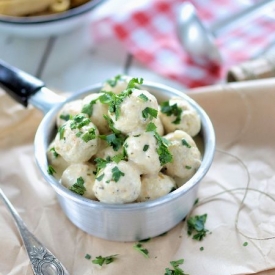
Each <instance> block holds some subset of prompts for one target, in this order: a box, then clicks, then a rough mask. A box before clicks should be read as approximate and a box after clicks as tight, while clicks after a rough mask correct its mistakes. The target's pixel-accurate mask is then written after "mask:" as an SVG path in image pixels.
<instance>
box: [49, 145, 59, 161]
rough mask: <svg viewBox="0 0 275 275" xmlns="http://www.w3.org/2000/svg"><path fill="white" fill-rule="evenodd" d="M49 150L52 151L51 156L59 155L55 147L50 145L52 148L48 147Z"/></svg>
mask: <svg viewBox="0 0 275 275" xmlns="http://www.w3.org/2000/svg"><path fill="white" fill-rule="evenodd" d="M50 151H51V152H53V156H54V157H55V158H58V157H59V154H58V153H57V152H56V151H55V148H54V147H52V148H51V149H50Z"/></svg>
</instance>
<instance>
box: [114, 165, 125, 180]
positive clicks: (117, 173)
mask: <svg viewBox="0 0 275 275" xmlns="http://www.w3.org/2000/svg"><path fill="white" fill-rule="evenodd" d="M124 175H125V174H124V173H123V172H121V171H120V170H119V169H118V167H117V166H115V167H114V168H113V169H112V180H114V181H115V182H118V181H119V179H120V177H123V176H124Z"/></svg>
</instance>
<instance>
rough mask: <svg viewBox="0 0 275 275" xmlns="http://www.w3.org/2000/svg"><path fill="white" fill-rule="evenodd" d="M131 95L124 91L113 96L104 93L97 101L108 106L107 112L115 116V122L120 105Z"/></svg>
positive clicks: (111, 93) (109, 93) (112, 94)
mask: <svg viewBox="0 0 275 275" xmlns="http://www.w3.org/2000/svg"><path fill="white" fill-rule="evenodd" d="M131 94H132V91H131V90H129V89H128V90H124V91H123V92H121V93H120V94H118V95H117V94H115V93H113V92H104V93H103V94H102V95H101V96H100V97H99V101H100V102H101V103H103V104H107V105H108V106H109V112H110V113H111V114H115V119H116V120H117V119H118V118H119V116H120V105H121V104H122V102H123V101H124V99H125V98H126V97H128V96H130V95H131Z"/></svg>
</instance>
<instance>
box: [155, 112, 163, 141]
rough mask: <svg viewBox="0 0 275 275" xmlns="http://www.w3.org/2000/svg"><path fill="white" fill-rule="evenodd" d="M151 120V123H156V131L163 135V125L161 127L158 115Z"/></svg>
mask: <svg viewBox="0 0 275 275" xmlns="http://www.w3.org/2000/svg"><path fill="white" fill-rule="evenodd" d="M159 113H160V112H158V114H159ZM152 122H153V123H154V124H155V125H156V127H157V129H156V131H157V132H158V133H159V134H160V135H161V136H163V134H164V127H163V125H162V122H161V119H160V116H159V115H158V116H157V118H156V119H154V120H153V121H152Z"/></svg>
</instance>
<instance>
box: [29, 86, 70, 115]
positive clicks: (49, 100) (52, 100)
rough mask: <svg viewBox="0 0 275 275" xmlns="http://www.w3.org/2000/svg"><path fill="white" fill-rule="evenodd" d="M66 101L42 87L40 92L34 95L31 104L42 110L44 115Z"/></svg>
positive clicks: (30, 100)
mask: <svg viewBox="0 0 275 275" xmlns="http://www.w3.org/2000/svg"><path fill="white" fill-rule="evenodd" d="M64 101H65V98H64V97H62V96H59V95H57V94H56V93H54V92H53V91H51V90H49V89H48V88H46V87H42V88H41V89H40V91H39V92H37V93H36V94H34V95H32V97H30V99H29V103H30V104H31V105H33V106H35V107H36V108H37V109H39V110H41V111H42V112H43V113H44V114H46V113H47V112H48V111H49V110H51V109H52V108H53V107H54V106H55V105H56V104H57V103H62V102H64Z"/></svg>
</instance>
